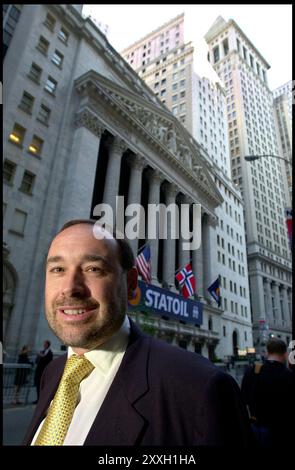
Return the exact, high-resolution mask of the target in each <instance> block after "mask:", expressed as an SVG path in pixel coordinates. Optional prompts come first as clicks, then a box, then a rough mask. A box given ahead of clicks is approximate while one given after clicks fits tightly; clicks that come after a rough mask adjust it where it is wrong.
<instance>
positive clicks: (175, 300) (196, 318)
mask: <svg viewBox="0 0 295 470" xmlns="http://www.w3.org/2000/svg"><path fill="white" fill-rule="evenodd" d="M128 308H129V310H141V311H145V312H151V313H155V314H157V315H161V316H162V315H163V316H165V317H168V318H171V319H172V320H181V321H184V322H186V323H190V324H193V325H197V326H200V325H201V324H202V321H203V304H202V303H201V302H198V301H196V300H190V299H185V298H184V297H182V296H181V295H178V294H175V293H174V292H171V291H170V290H167V289H163V288H161V287H157V286H154V285H153V284H146V283H145V282H143V281H138V287H137V289H136V291H135V292H134V297H133V299H132V300H130V301H129V304H128Z"/></svg>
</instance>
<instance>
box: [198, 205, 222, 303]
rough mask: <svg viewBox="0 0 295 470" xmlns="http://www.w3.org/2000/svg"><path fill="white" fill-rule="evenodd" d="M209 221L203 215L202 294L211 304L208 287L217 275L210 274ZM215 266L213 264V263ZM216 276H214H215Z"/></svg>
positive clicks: (208, 217) (206, 216)
mask: <svg viewBox="0 0 295 470" xmlns="http://www.w3.org/2000/svg"><path fill="white" fill-rule="evenodd" d="M210 224H211V220H210V216H209V214H206V213H205V214H204V215H203V217H202V245H201V247H203V250H202V256H203V283H204V284H203V293H204V296H205V298H206V299H207V300H208V301H209V303H210V304H211V302H212V297H211V295H210V294H209V292H208V290H207V289H208V287H209V286H210V285H211V284H212V282H213V281H214V279H215V277H216V278H217V276H218V274H219V273H212V264H213V263H212V257H213V251H212V250H213V249H214V248H213V246H212V243H211V230H212V228H211V227H210ZM214 264H215V263H214ZM215 275H216V276H215Z"/></svg>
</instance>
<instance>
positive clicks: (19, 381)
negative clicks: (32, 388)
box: [11, 345, 33, 405]
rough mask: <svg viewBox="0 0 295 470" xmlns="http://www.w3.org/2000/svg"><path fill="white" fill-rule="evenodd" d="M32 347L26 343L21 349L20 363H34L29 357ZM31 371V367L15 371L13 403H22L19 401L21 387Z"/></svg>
mask: <svg viewBox="0 0 295 470" xmlns="http://www.w3.org/2000/svg"><path fill="white" fill-rule="evenodd" d="M30 350H31V349H30V347H29V346H27V345H24V346H23V347H22V349H21V352H20V354H19V356H18V360H17V363H18V364H30V365H33V363H32V362H31V361H30V359H29V356H28V354H29V352H30ZM29 372H30V369H28V368H25V369H22V368H18V369H17V370H16V373H15V377H14V391H13V397H12V401H11V403H12V404H13V405H21V404H22V403H21V402H20V401H19V394H20V391H21V387H22V386H23V385H25V384H26V383H27V377H28V374H29Z"/></svg>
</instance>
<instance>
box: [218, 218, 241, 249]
mask: <svg viewBox="0 0 295 470" xmlns="http://www.w3.org/2000/svg"><path fill="white" fill-rule="evenodd" d="M218 225H219V227H220V228H221V230H224V223H223V220H222V219H218ZM226 233H227V234H228V235H230V236H231V238H232V239H233V240H234V230H233V228H231V227H230V226H229V225H226ZM242 240H243V239H242V235H239V234H238V232H236V241H237V243H240V245H242V244H243V243H242Z"/></svg>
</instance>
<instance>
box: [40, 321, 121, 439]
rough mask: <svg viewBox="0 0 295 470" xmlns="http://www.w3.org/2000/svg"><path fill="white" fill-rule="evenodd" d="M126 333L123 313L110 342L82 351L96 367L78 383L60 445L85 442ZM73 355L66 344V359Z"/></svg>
mask: <svg viewBox="0 0 295 470" xmlns="http://www.w3.org/2000/svg"><path fill="white" fill-rule="evenodd" d="M129 333H130V323H129V319H128V317H127V315H126V316H125V319H124V322H123V324H122V326H121V328H120V329H119V330H118V331H117V332H116V333H115V334H114V336H112V337H111V339H110V340H109V341H107V342H106V343H105V344H103V345H102V346H100V347H99V348H97V349H93V350H92V351H88V352H87V353H85V357H86V358H87V359H88V360H89V361H90V362H91V363H92V364H93V365H94V367H95V368H94V369H93V371H92V372H91V374H90V375H88V377H86V379H84V380H82V382H81V384H80V388H79V398H78V405H77V406H76V408H75V411H74V414H73V418H72V421H71V424H70V426H69V429H68V432H67V435H66V437H65V440H64V444H63V445H83V444H84V441H85V439H86V437H87V434H88V433H89V431H90V428H91V426H92V424H93V421H94V419H95V417H96V415H97V413H98V411H99V409H100V407H101V405H102V403H103V401H104V399H105V397H106V394H107V392H108V390H109V388H110V386H111V384H112V382H113V380H114V378H115V375H116V373H117V371H118V369H119V366H120V364H121V362H122V359H123V356H124V354H125V351H126V348H127V345H128V339H129ZM72 354H74V351H73V350H72V348H71V347H69V348H68V358H69V357H70V356H71V355H72ZM43 422H44V420H43V421H42V423H41V424H40V426H39V427H38V429H37V432H36V434H35V436H34V438H33V440H32V443H31V445H34V442H35V440H36V438H37V436H38V434H39V431H40V429H41V427H42V425H43ZM98 444H99V443H98Z"/></svg>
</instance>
